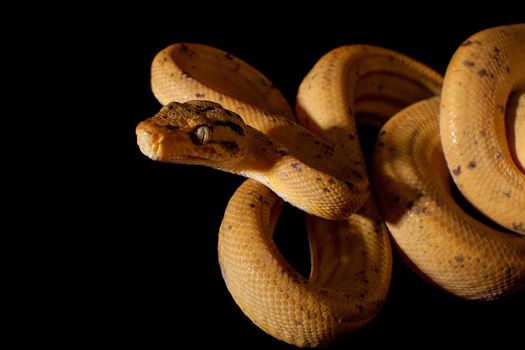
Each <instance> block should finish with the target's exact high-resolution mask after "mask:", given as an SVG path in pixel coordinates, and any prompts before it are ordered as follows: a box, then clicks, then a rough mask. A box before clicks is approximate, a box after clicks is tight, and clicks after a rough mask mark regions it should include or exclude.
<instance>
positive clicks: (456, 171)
mask: <svg viewBox="0 0 525 350" xmlns="http://www.w3.org/2000/svg"><path fill="white" fill-rule="evenodd" d="M452 174H454V175H456V176H458V175H459V174H461V165H458V167H457V168H456V169H453V170H452Z"/></svg>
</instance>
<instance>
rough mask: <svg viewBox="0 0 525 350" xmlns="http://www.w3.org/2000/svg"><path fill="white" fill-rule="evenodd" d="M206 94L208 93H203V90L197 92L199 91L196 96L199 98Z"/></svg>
mask: <svg viewBox="0 0 525 350" xmlns="http://www.w3.org/2000/svg"><path fill="white" fill-rule="evenodd" d="M204 96H206V95H205V94H203V93H202V92H197V93H196V94H195V97H197V98H202V97H204Z"/></svg>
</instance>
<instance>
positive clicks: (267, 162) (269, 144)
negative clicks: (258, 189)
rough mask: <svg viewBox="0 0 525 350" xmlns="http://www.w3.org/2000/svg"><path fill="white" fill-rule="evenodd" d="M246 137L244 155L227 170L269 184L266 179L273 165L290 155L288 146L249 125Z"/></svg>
mask: <svg viewBox="0 0 525 350" xmlns="http://www.w3.org/2000/svg"><path fill="white" fill-rule="evenodd" d="M246 137H247V138H248V142H247V144H248V145H247V147H246V150H245V153H244V156H243V157H242V158H241V160H240V161H239V162H237V163H235V164H232V165H231V166H230V167H229V169H222V170H226V171H229V172H232V173H235V174H238V175H241V176H244V177H247V178H250V179H254V180H258V181H261V182H262V183H265V184H268V181H267V180H265V179H266V178H267V177H268V173H269V172H271V169H272V167H273V166H274V165H275V164H276V163H277V162H279V161H280V160H282V158H283V157H285V156H289V151H288V149H287V148H285V147H284V146H282V145H281V144H279V143H277V142H276V141H274V140H272V139H270V138H269V137H268V136H266V135H264V134H263V133H262V132H260V131H258V130H257V129H254V128H252V127H250V126H247V130H246Z"/></svg>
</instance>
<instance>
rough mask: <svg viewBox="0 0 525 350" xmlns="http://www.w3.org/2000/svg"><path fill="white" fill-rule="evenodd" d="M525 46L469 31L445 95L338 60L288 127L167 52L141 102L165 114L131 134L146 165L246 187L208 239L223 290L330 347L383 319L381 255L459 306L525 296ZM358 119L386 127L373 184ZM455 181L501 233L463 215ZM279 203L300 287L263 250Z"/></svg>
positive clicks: (509, 37) (278, 325) (366, 54)
mask: <svg viewBox="0 0 525 350" xmlns="http://www.w3.org/2000/svg"><path fill="white" fill-rule="evenodd" d="M524 43H525V25H522V24H521V25H512V26H504V27H497V28H491V29H488V30H485V31H482V32H479V33H476V34H474V35H473V36H471V37H470V38H469V39H467V40H466V41H465V42H464V43H463V44H462V45H461V46H460V47H459V48H458V50H457V51H456V53H455V54H454V57H453V59H452V61H451V63H450V64H449V67H448V68H447V72H446V74H445V78H444V80H443V78H442V76H441V75H440V74H438V73H437V72H436V71H434V70H433V69H431V68H429V67H427V66H425V65H424V64H422V63H420V62H418V61H416V60H414V59H412V58H410V57H408V56H405V55H403V54H401V53H398V52H395V51H392V50H389V49H385V48H380V47H376V46H371V45H348V46H342V47H339V48H336V49H334V50H332V51H330V52H328V53H327V54H325V55H324V56H323V57H321V59H320V60H319V61H318V62H317V63H316V64H315V65H314V67H313V68H312V69H311V70H310V72H309V73H308V74H307V75H306V76H305V78H304V79H303V81H302V82H301V84H300V87H299V89H298V94H297V99H296V107H295V113H294V112H293V110H292V108H291V107H290V106H289V104H288V103H287V101H286V99H285V98H284V97H283V95H282V94H281V93H280V92H279V90H278V89H277V88H276V87H275V86H274V85H273V84H272V83H271V81H270V80H269V79H267V78H266V77H265V76H264V75H263V74H261V73H260V72H259V71H257V70H256V69H255V68H253V67H251V66H250V65H249V64H248V63H246V62H244V61H242V60H241V59H239V58H237V57H235V56H234V55H232V54H230V53H227V52H225V51H222V50H220V49H217V48H213V47H210V46H206V45H202V44H195V43H178V44H174V45H171V46H169V47H167V48H165V49H163V50H162V51H160V52H159V53H158V54H157V55H156V56H155V58H154V60H153V63H152V67H151V85H152V90H153V93H154V95H155V97H156V98H157V99H158V100H159V102H160V103H161V104H162V105H163V107H162V108H161V110H160V111H159V112H158V113H156V114H155V115H154V116H153V117H151V118H149V119H147V120H144V121H142V122H140V123H139V124H138V126H137V128H136V135H137V143H138V145H139V148H140V150H141V152H142V153H143V154H145V155H146V156H148V157H149V158H151V159H153V160H157V161H163V162H170V163H181V164H191V165H200V166H208V167H212V168H215V169H219V170H222V171H227V172H231V173H234V174H238V175H241V176H244V177H247V178H248V179H247V180H246V181H245V182H244V183H243V184H242V185H241V186H240V187H239V189H237V191H236V192H235V193H234V195H233V196H232V198H231V199H230V201H229V203H228V206H227V208H226V211H225V215H224V218H223V221H222V223H221V226H220V229H219V240H218V255H219V264H220V267H221V273H222V276H223V279H224V281H225V283H226V286H227V288H228V290H229V292H230V293H231V295H232V297H233V299H234V300H235V302H236V303H237V304H238V305H239V307H240V308H241V310H242V311H243V312H244V313H245V314H246V315H247V316H248V318H250V319H251V320H252V322H254V323H255V324H256V325H257V326H258V327H260V328H261V329H263V330H264V331H265V332H267V333H268V334H270V335H272V336H274V337H276V338H277V339H280V340H282V341H285V342H287V343H290V344H294V345H296V346H299V347H318V346H326V345H329V344H330V343H332V342H334V341H335V340H337V339H339V338H341V337H343V336H344V335H345V334H347V333H349V332H352V331H355V330H357V329H360V328H362V327H363V326H365V325H366V324H368V323H369V322H370V321H371V320H372V319H374V317H375V316H376V315H377V314H378V313H379V312H380V310H381V308H382V306H383V305H384V303H385V300H386V298H387V294H388V289H389V285H390V280H391V274H392V247H391V245H392V243H393V246H394V248H395V249H396V251H397V252H398V253H399V255H400V256H401V257H402V259H403V260H404V261H405V262H406V263H407V264H408V265H409V266H410V267H411V268H413V269H414V271H415V272H416V273H417V274H419V275H420V276H422V277H423V278H425V279H426V280H428V281H429V282H430V283H432V284H434V285H436V286H438V287H439V288H441V289H443V290H445V291H447V292H449V293H452V294H454V295H457V296H459V297H461V298H465V299H481V300H490V299H496V298H499V297H502V296H505V295H508V294H511V293H514V292H516V291H518V290H521V289H523V288H524V287H525V238H524V237H523V235H521V234H523V233H525V232H523V213H524V212H525V210H524V203H525V201H524V198H525V186H524V183H525V182H524V178H525V175H524V174H523V158H524V151H525V147H524V145H523V141H522V140H523V137H521V138H520V136H521V135H524V134H525V128H524V126H523V125H524V124H525V123H524V120H525V113H524V111H525V108H524V106H525V97H523V96H524V93H523V89H524V87H525V70H524V67H525V47H524ZM507 101H509V103H507ZM472 113H474V115H475V117H472ZM474 118H477V120H474ZM356 122H357V123H364V124H370V125H374V126H376V127H382V129H381V131H380V132H379V135H378V139H377V142H376V145H375V147H374V152H373V153H374V154H373V157H372V164H371V167H370V172H371V174H369V173H368V172H369V171H368V169H367V166H366V162H365V159H364V156H363V153H362V151H361V148H360V145H359V139H358V134H357V129H356ZM505 126H506V127H505ZM446 135H448V136H446ZM480 148H483V150H484V151H485V152H482V151H480V150H479V149H480ZM457 155H459V156H457ZM457 157H462V158H457ZM485 172H488V177H483V178H484V179H488V180H483V181H484V182H483V187H482V191H485V192H487V193H486V194H485V196H480V195H478V194H477V192H480V187H479V186H480V184H479V181H480V180H479V179H480V178H481V177H482V174H485ZM466 174H467V175H466ZM369 175H370V176H369ZM496 176H497V177H496ZM490 178H492V179H490ZM502 178H503V179H504V180H501V179H502ZM369 179H370V180H369ZM451 179H452V180H451ZM452 181H454V182H455V183H456V184H457V187H458V188H459V189H460V190H461V192H462V193H463V195H464V196H465V197H466V198H468V199H469V200H470V201H472V202H473V203H475V204H474V206H475V207H476V209H477V210H479V211H480V212H481V213H483V214H484V215H486V216H488V217H490V218H491V219H493V220H494V221H496V222H497V224H498V225H501V226H498V227H496V228H494V227H491V226H487V225H485V224H483V223H480V222H478V220H477V219H476V218H474V217H472V215H470V214H469V213H467V212H465V211H463V210H462V209H461V208H460V207H459V206H458V204H457V203H456V200H455V198H454V195H453V193H452V190H451V188H452V185H451V183H452ZM491 186H492V187H491ZM494 186H495V188H493V187H494ZM466 188H468V189H467V190H466V191H464V189H466ZM496 195H497V197H495V196H496ZM285 202H288V203H290V204H291V205H293V206H295V207H297V208H300V209H301V210H303V211H305V212H306V213H307V214H306V223H307V231H308V239H309V244H310V255H311V256H310V259H311V271H310V275H309V276H308V278H307V277H304V276H302V275H301V274H299V273H298V272H297V271H296V270H295V269H294V268H293V267H292V266H291V265H290V264H289V263H288V262H287V261H286V259H285V258H284V257H283V256H282V255H281V253H280V252H279V250H278V248H277V246H276V244H275V242H274V241H273V232H274V229H275V226H276V223H277V221H278V218H279V215H280V212H281V210H282V208H283V206H284V203H285ZM496 202H498V203H496ZM499 202H503V203H499ZM478 203H481V204H478ZM510 203H512V204H510ZM509 205H510V206H509ZM496 207H498V209H495V208H496ZM505 208H507V209H505ZM487 212H489V213H490V215H489V214H487ZM498 213H504V215H503V216H501V215H498ZM493 226H494V225H493ZM391 241H392V243H391Z"/></svg>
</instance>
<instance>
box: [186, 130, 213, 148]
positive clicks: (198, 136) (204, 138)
mask: <svg viewBox="0 0 525 350" xmlns="http://www.w3.org/2000/svg"><path fill="white" fill-rule="evenodd" d="M211 134H212V130H211V128H210V127H209V126H206V125H201V126H198V127H197V128H195V130H193V133H192V134H191V142H193V143H194V144H196V145H204V144H207V143H208V142H210V140H211Z"/></svg>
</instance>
